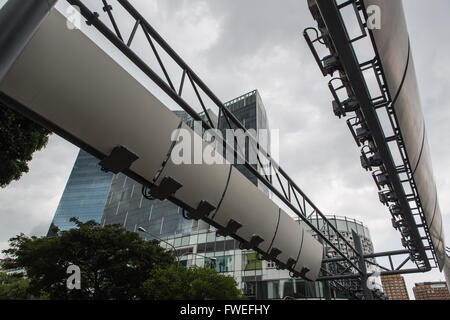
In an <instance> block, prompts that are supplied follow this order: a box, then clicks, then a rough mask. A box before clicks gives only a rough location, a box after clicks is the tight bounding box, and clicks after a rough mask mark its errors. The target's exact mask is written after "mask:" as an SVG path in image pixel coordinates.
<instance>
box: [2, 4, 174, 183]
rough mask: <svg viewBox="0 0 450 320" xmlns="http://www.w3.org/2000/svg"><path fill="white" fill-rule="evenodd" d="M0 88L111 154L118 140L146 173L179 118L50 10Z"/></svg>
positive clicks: (158, 163)
mask: <svg viewBox="0 0 450 320" xmlns="http://www.w3.org/2000/svg"><path fill="white" fill-rule="evenodd" d="M0 90H1V91H3V92H5V93H6V94H8V95H9V96H11V97H12V98H14V99H16V100H18V101H19V102H21V103H22V104H24V105H26V106H27V107H28V108H30V109H31V110H32V111H34V112H36V113H38V114H39V115H40V116H42V117H44V118H45V119H47V120H49V121H50V122H52V123H53V124H55V125H56V126H58V127H60V128H62V129H64V130H65V131H67V132H68V133H69V134H71V135H72V136H74V137H76V138H78V139H79V140H81V141H83V142H84V143H86V144H88V145H90V146H91V147H93V148H95V149H96V150H98V151H99V152H102V153H103V154H105V155H108V154H109V153H110V152H111V151H112V150H113V148H114V147H115V146H116V145H118V144H120V145H123V146H124V147H126V148H127V149H129V150H131V151H133V152H135V153H136V154H137V155H138V156H139V159H138V160H137V161H136V162H134V163H133V164H132V166H131V170H133V171H134V172H136V173H137V174H139V175H141V176H142V177H144V178H146V179H147V180H149V181H151V180H152V178H153V176H154V174H155V172H156V171H157V170H158V168H159V167H160V166H161V163H162V161H163V159H164V157H165V155H166V154H167V152H168V150H169V147H170V144H171V141H170V135H171V133H172V131H173V130H174V129H175V128H177V126H178V124H179V122H180V120H179V119H178V117H177V116H176V115H174V114H173V113H172V112H171V111H170V110H169V109H167V108H166V107H165V106H164V105H163V104H162V103H161V102H160V101H159V100H157V99H156V98H155V97H154V96H153V95H152V94H151V93H150V92H149V91H148V90H147V89H146V88H144V87H143V86H142V85H140V84H139V82H138V81H136V80H135V79H134V78H133V77H132V76H131V75H130V74H128V72H126V71H125V70H124V69H123V68H122V67H121V66H120V65H118V64H117V63H116V62H115V61H114V60H113V59H112V58H111V57H109V56H108V55H107V54H106V53H105V52H104V51H102V50H101V49H100V48H99V47H98V46H97V45H96V44H95V43H93V42H92V41H91V40H90V39H89V38H87V37H86V36H85V35H84V34H83V33H82V32H81V31H79V30H69V29H68V28H67V27H66V18H65V17H64V16H63V15H62V14H61V13H59V12H58V11H57V10H52V11H51V13H50V14H49V16H48V18H47V19H46V20H45V21H44V22H43V23H42V25H41V27H40V28H39V30H38V31H37V32H36V34H35V36H34V37H33V39H32V40H31V41H30V43H29V44H28V45H27V47H26V48H25V50H24V52H23V53H22V54H21V56H20V57H19V59H18V60H17V61H16V62H15V64H14V65H13V67H12V68H11V70H10V72H9V73H8V74H7V76H6V77H5V79H4V81H2V83H1V85H0Z"/></svg>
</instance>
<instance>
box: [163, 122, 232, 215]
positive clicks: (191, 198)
mask: <svg viewBox="0 0 450 320" xmlns="http://www.w3.org/2000/svg"><path fill="white" fill-rule="evenodd" d="M182 129H183V130H184V132H185V133H187V132H189V135H188V136H187V137H186V136H184V139H186V138H187V139H189V140H190V141H188V142H183V139H181V138H180V139H178V142H177V145H176V147H175V148H174V150H181V147H180V146H181V145H182V146H184V147H187V148H190V151H194V150H196V147H195V144H197V145H198V146H200V148H197V149H199V150H198V151H199V152H201V154H202V155H203V151H204V150H205V147H206V146H207V143H206V142H205V141H204V140H202V138H201V137H200V136H199V135H197V134H196V133H194V131H193V130H191V128H189V127H188V126H186V125H185V124H184V123H183V125H182ZM195 140H196V141H195ZM178 147H180V148H178ZM184 149H186V148H184ZM177 156H179V154H174V153H173V152H172V155H171V157H170V159H169V161H168V162H167V164H166V166H165V167H164V170H163V171H162V173H161V175H160V177H159V179H158V180H157V182H156V184H157V185H159V183H160V182H161V180H162V179H163V178H164V177H166V176H168V177H171V178H173V179H175V180H176V181H178V182H179V183H181V184H182V185H183V186H182V187H181V188H180V189H179V190H178V191H177V192H176V193H175V198H176V199H178V200H180V201H183V202H184V203H186V204H187V205H189V206H190V207H191V208H194V209H196V208H197V207H198V205H199V203H200V201H202V200H205V201H208V202H209V203H210V204H212V205H213V206H214V207H216V208H217V206H218V204H219V202H220V200H221V198H222V196H223V193H224V191H225V187H226V184H227V180H228V175H229V173H230V166H231V165H230V164H225V160H224V159H223V158H222V156H220V154H219V155H218V158H219V159H221V160H220V161H219V164H206V163H204V162H203V163H202V164H194V160H195V159H194V152H190V158H189V160H188V161H185V162H186V163H187V164H184V163H183V164H179V163H180V162H179V160H178V159H176V161H175V163H174V160H173V158H174V157H177ZM219 159H218V160H219ZM222 161H223V163H224V164H220V163H221V162H222Z"/></svg>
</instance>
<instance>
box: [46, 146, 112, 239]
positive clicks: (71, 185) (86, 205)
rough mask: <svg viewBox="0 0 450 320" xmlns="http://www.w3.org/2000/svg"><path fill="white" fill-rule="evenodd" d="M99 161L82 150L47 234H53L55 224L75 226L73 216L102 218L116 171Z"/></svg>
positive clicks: (60, 228)
mask: <svg viewBox="0 0 450 320" xmlns="http://www.w3.org/2000/svg"><path fill="white" fill-rule="evenodd" d="M98 163H99V160H98V159H97V158H95V157H93V156H91V155H90V154H89V153H87V152H86V151H83V150H80V152H79V153H78V156H77V159H76V160H75V164H74V165H73V168H72V172H71V173H70V176H69V180H68V181H67V184H66V187H65V189H64V192H63V195H62V197H61V200H60V201H59V204H58V207H57V209H56V212H55V215H54V217H53V220H52V223H51V225H50V228H49V231H48V234H47V235H53V234H54V232H53V227H58V229H59V230H60V231H64V230H69V229H71V228H73V227H74V226H75V224H74V223H72V222H70V221H69V220H70V218H72V217H77V218H78V219H79V220H80V221H82V222H86V221H89V220H94V221H96V222H100V220H101V217H102V214H103V209H104V207H105V203H106V198H107V196H108V193H109V188H110V185H111V180H112V177H113V174H112V173H106V172H103V171H101V169H100V166H99V165H98Z"/></svg>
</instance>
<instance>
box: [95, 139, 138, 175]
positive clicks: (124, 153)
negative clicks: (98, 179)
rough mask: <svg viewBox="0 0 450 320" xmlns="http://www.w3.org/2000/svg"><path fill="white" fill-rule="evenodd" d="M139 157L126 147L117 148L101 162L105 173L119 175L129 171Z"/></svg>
mask: <svg viewBox="0 0 450 320" xmlns="http://www.w3.org/2000/svg"><path fill="white" fill-rule="evenodd" d="M137 159H139V157H138V156H137V155H136V154H135V153H134V152H132V151H130V150H128V149H127V148H125V147H124V146H120V145H119V146H116V147H114V149H113V150H112V151H111V153H110V154H109V156H107V157H106V158H104V159H103V160H102V161H100V162H99V165H100V166H101V167H102V170H103V171H105V172H112V173H115V174H117V173H119V172H122V171H124V170H126V169H128V168H129V167H130V166H131V164H132V163H133V162H135V161H136V160H137Z"/></svg>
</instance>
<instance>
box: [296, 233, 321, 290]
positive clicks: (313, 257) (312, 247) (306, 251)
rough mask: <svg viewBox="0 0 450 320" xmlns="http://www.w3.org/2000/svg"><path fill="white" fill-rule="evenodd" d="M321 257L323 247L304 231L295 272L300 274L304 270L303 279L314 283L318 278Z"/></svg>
mask: <svg viewBox="0 0 450 320" xmlns="http://www.w3.org/2000/svg"><path fill="white" fill-rule="evenodd" d="M322 257H323V246H322V245H321V244H320V243H319V242H318V241H317V240H316V239H315V238H314V237H313V236H312V235H311V234H310V233H309V232H307V231H305V232H304V234H303V245H302V248H301V251H300V256H299V258H298V261H297V264H296V265H295V270H296V271H297V272H299V273H300V274H302V273H303V271H304V270H305V271H306V272H304V275H305V277H306V278H307V279H308V280H312V281H315V280H316V279H317V277H318V276H319V272H320V267H321V265H322ZM304 268H305V269H304Z"/></svg>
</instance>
